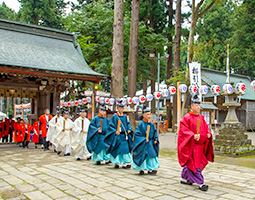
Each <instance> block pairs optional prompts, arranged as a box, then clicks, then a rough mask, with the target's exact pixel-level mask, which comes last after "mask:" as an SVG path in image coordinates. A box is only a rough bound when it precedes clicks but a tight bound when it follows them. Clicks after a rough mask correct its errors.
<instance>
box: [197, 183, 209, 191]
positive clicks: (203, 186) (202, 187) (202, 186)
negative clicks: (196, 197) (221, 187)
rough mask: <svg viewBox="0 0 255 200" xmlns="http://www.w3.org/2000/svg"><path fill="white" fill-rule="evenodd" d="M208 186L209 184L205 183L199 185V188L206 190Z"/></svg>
mask: <svg viewBox="0 0 255 200" xmlns="http://www.w3.org/2000/svg"><path fill="white" fill-rule="evenodd" d="M208 188H209V186H208V185H205V184H203V185H200V186H199V190H202V191H207V190H208Z"/></svg>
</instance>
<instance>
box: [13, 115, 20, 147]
mask: <svg viewBox="0 0 255 200" xmlns="http://www.w3.org/2000/svg"><path fill="white" fill-rule="evenodd" d="M20 121H21V118H20V117H18V118H17V122H15V124H14V129H15V132H14V135H15V137H14V139H15V140H14V141H15V142H17V144H18V145H19V146H20V147H21V142H22V138H21V135H20V131H19V128H20Z"/></svg>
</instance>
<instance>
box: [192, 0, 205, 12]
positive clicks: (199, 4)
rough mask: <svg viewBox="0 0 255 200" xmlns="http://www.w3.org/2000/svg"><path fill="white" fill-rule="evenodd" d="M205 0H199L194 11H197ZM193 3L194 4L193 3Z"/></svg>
mask: <svg viewBox="0 0 255 200" xmlns="http://www.w3.org/2000/svg"><path fill="white" fill-rule="evenodd" d="M204 1H205V0H201V1H200V2H199V3H198V4H197V7H196V13H198V10H199V8H200V7H201V6H202V5H203V3H204ZM194 5H195V4H194Z"/></svg>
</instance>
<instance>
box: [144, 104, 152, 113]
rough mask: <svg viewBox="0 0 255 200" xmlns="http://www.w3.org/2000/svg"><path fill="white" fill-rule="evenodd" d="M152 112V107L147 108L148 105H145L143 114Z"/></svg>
mask: <svg viewBox="0 0 255 200" xmlns="http://www.w3.org/2000/svg"><path fill="white" fill-rule="evenodd" d="M148 112H151V109H149V108H147V107H146V106H144V107H143V114H144V113H148Z"/></svg>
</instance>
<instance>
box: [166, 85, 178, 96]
mask: <svg viewBox="0 0 255 200" xmlns="http://www.w3.org/2000/svg"><path fill="white" fill-rule="evenodd" d="M168 90H169V92H170V95H174V94H175V93H176V88H175V87H174V86H170V87H169V88H168Z"/></svg>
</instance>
